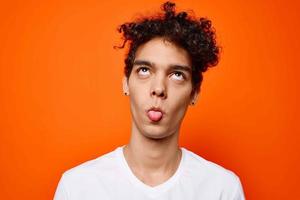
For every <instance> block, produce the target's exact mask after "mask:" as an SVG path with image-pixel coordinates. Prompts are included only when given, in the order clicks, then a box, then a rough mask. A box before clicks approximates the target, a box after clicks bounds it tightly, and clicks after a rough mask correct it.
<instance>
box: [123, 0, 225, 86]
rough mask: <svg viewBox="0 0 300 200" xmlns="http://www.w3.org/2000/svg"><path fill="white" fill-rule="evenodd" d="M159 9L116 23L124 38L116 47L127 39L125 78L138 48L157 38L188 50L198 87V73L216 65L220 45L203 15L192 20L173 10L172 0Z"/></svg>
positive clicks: (194, 81) (201, 77) (200, 78)
mask: <svg viewBox="0 0 300 200" xmlns="http://www.w3.org/2000/svg"><path fill="white" fill-rule="evenodd" d="M161 9H162V11H163V12H164V13H163V14H161V13H158V15H155V16H152V17H143V18H141V19H139V20H136V21H134V22H127V23H124V24H122V25H120V26H119V28H118V31H119V33H121V34H122V36H123V40H124V41H123V44H122V45H121V46H119V47H118V48H124V47H125V45H126V43H127V42H129V51H128V54H127V56H126V58H125V68H124V73H125V76H126V77H127V78H129V76H130V74H131V71H132V67H133V62H134V59H135V53H136V51H137V49H138V47H139V46H140V45H142V44H144V43H146V42H148V41H150V40H151V39H153V38H156V37H161V38H164V39H166V40H168V41H170V42H172V43H174V44H176V45H177V46H179V47H181V48H183V49H185V50H186V51H187V52H188V54H189V56H190V59H191V63H192V85H193V90H199V89H200V85H201V82H202V80H203V75H202V73H203V72H205V71H206V70H207V69H208V68H209V67H212V66H215V65H217V63H218V60H219V52H220V47H219V46H218V45H217V43H216V39H215V38H216V36H215V30H214V28H213V27H212V24H211V21H210V20H209V19H207V18H204V17H201V18H200V19H196V18H195V17H193V16H190V15H188V13H187V12H184V11H183V12H179V13H176V11H175V3H172V2H165V3H164V4H162V6H161Z"/></svg>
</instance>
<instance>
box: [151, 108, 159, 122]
mask: <svg viewBox="0 0 300 200" xmlns="http://www.w3.org/2000/svg"><path fill="white" fill-rule="evenodd" d="M148 117H149V118H150V119H151V120H152V121H155V122H157V121H159V120H161V118H162V113H161V112H160V111H154V110H150V111H149V112H148Z"/></svg>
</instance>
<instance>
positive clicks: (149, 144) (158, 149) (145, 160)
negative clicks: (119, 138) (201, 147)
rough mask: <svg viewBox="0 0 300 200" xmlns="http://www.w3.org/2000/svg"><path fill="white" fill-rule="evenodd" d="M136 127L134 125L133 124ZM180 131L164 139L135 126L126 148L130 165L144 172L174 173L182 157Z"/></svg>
mask: <svg viewBox="0 0 300 200" xmlns="http://www.w3.org/2000/svg"><path fill="white" fill-rule="evenodd" d="M133 127H134V126H133ZM178 134H179V133H178V131H177V132H174V133H173V134H171V135H170V136H168V137H165V138H162V139H153V138H149V137H146V136H144V135H143V134H141V133H139V132H138V130H137V129H135V128H133V129H132V133H131V138H130V142H129V144H128V145H126V146H125V148H124V154H125V158H126V160H127V162H128V164H129V166H130V167H131V168H132V169H133V171H134V170H136V171H142V172H143V173H165V174H173V173H174V172H175V171H176V169H177V167H178V165H179V163H180V158H181V150H180V148H179V146H178Z"/></svg>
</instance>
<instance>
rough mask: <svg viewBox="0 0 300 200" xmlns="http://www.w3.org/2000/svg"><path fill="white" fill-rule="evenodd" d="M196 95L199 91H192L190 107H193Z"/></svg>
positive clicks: (196, 98)
mask: <svg viewBox="0 0 300 200" xmlns="http://www.w3.org/2000/svg"><path fill="white" fill-rule="evenodd" d="M198 94H199V90H195V91H193V93H192V95H191V101H190V105H192V106H193V105H195V104H196V102H197V100H198Z"/></svg>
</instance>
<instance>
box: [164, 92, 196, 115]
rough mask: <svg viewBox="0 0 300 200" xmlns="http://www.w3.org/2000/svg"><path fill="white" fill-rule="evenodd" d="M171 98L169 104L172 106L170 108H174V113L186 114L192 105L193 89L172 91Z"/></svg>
mask: <svg viewBox="0 0 300 200" xmlns="http://www.w3.org/2000/svg"><path fill="white" fill-rule="evenodd" d="M170 97H171V98H169V103H170V105H171V106H170V108H172V111H173V112H179V113H181V114H184V112H185V110H186V109H187V107H188V105H189V103H190V97H191V89H189V88H185V89H183V90H178V89H176V90H172V91H170ZM182 112H183V113H182Z"/></svg>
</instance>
